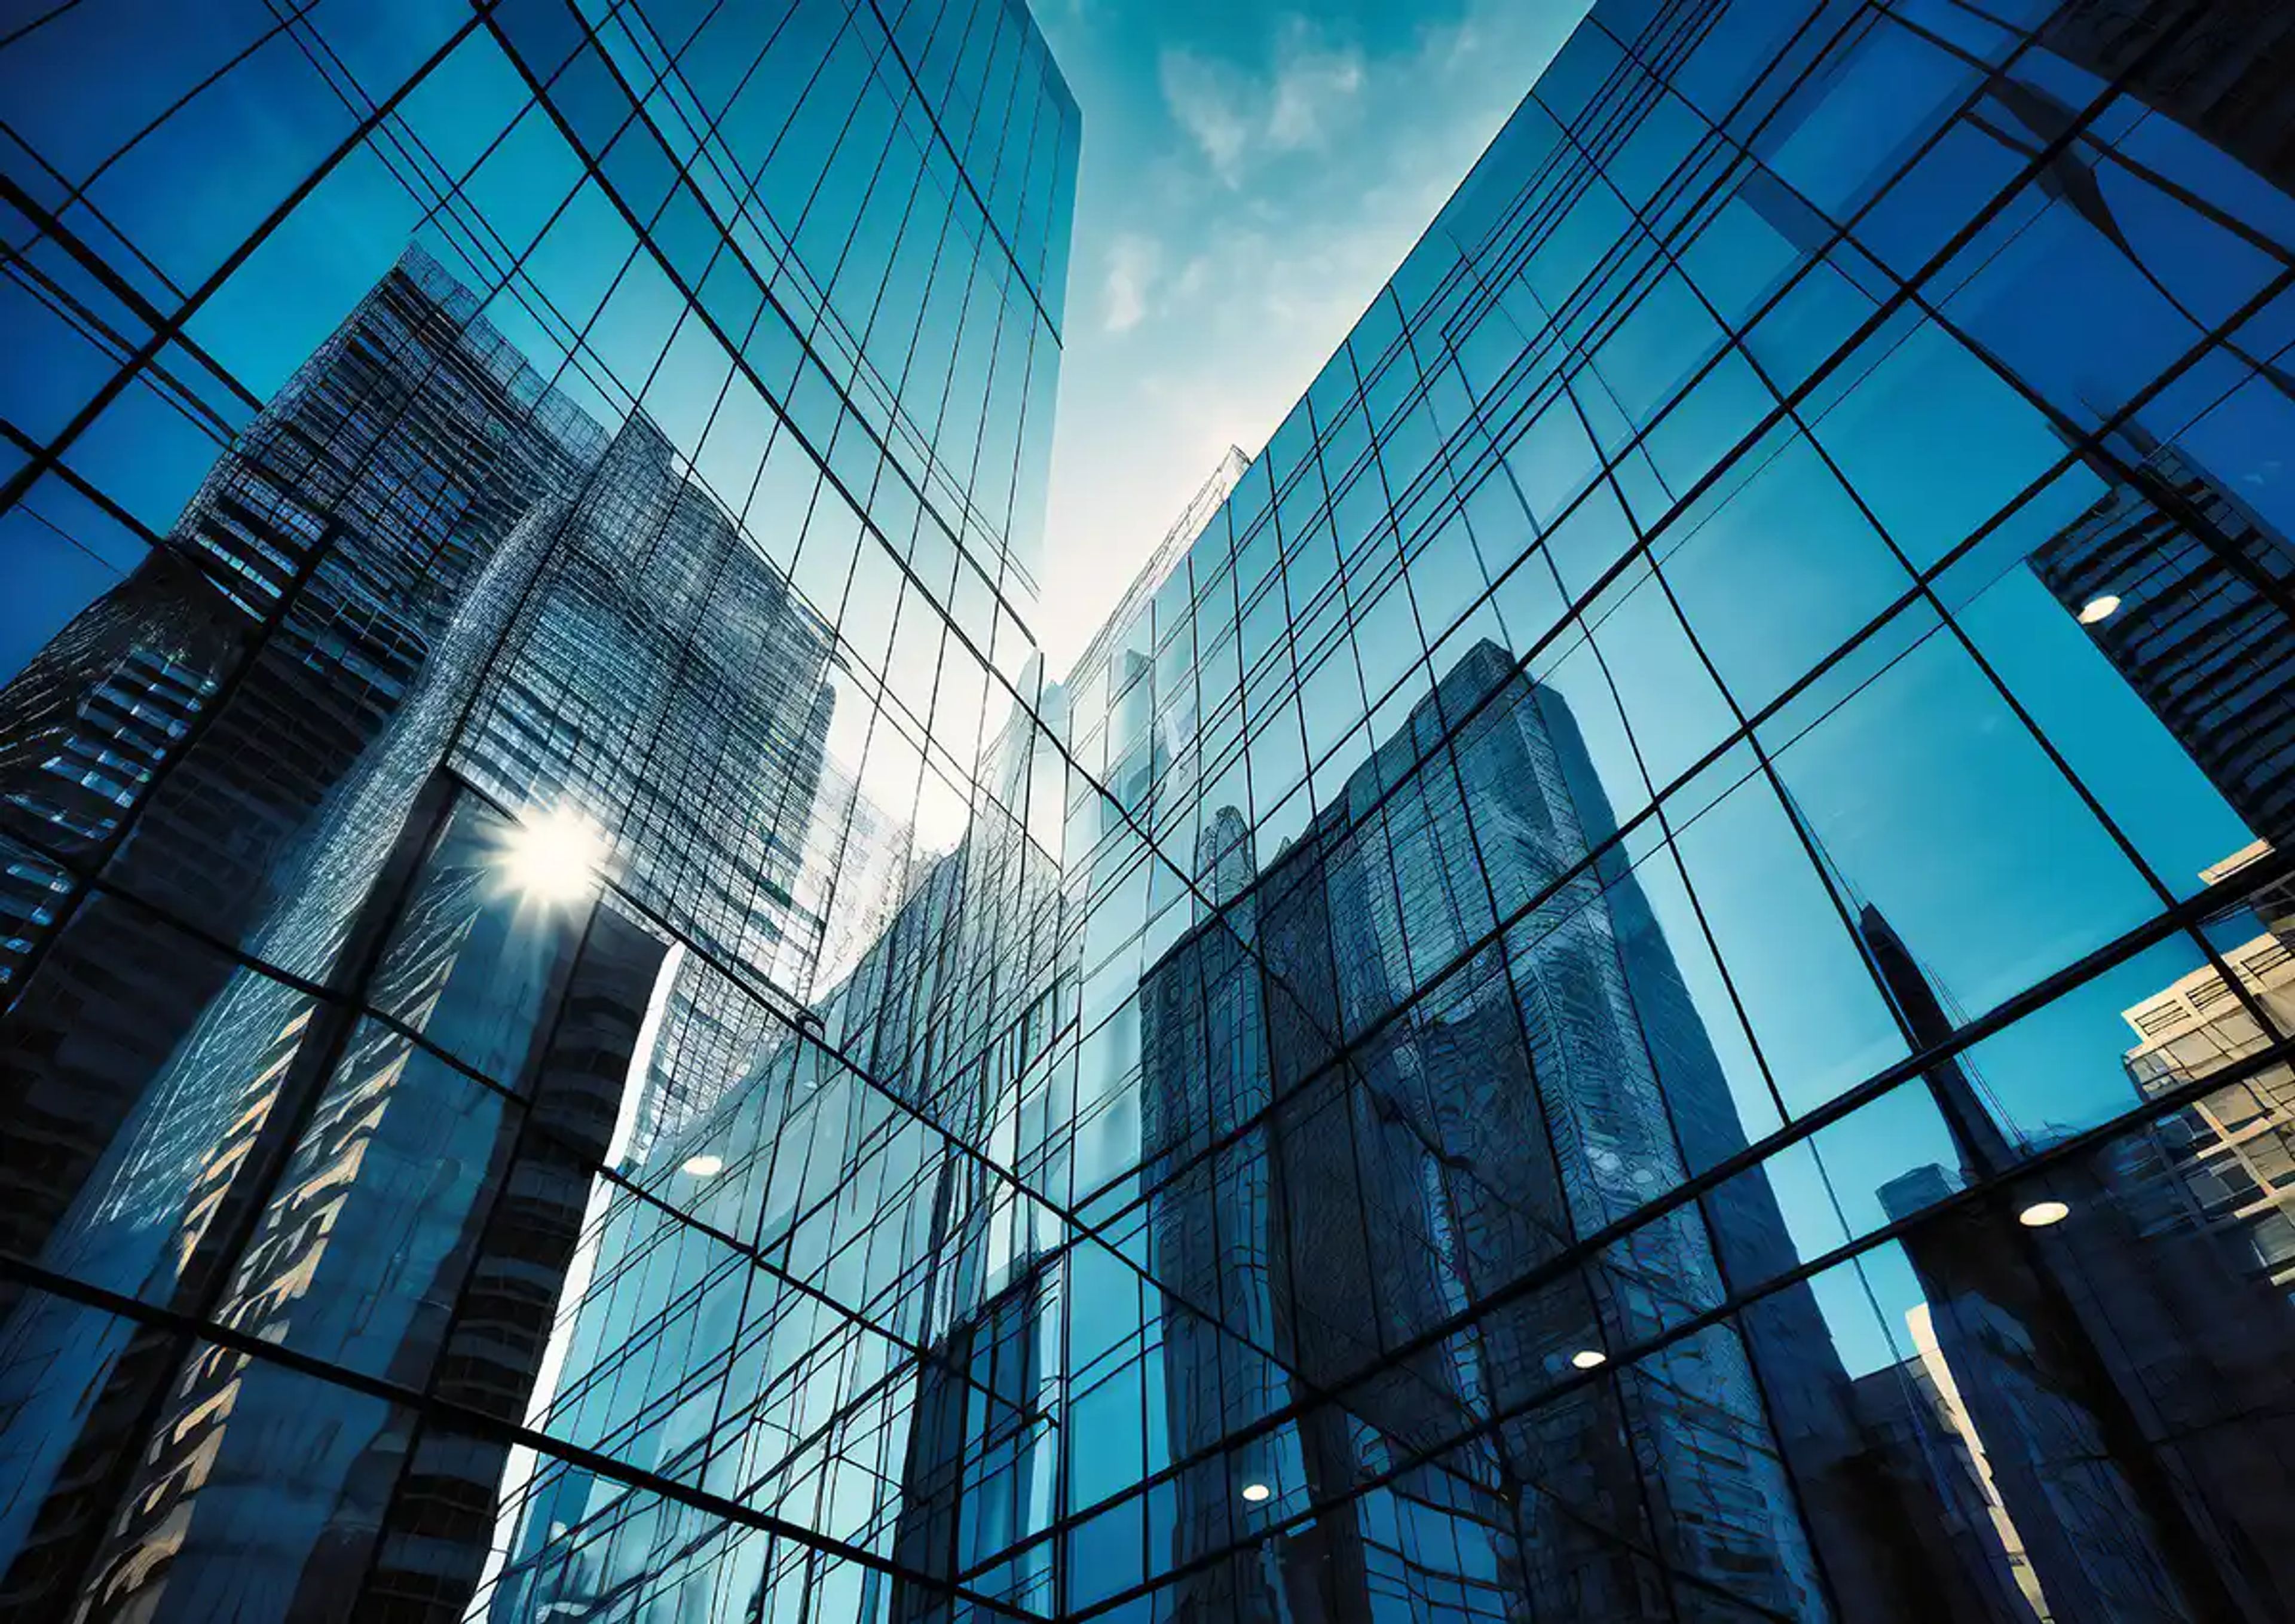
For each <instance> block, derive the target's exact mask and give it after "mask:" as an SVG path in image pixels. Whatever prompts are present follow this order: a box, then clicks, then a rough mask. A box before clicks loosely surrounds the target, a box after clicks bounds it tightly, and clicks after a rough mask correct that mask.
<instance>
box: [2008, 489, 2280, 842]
mask: <svg viewBox="0 0 2295 1624" xmlns="http://www.w3.org/2000/svg"><path fill="white" fill-rule="evenodd" d="M2031 565H2032V570H2033V573H2034V574H2036V575H2038V577H2039V579H2040V582H2041V583H2042V584H2043V585H2045V586H2046V588H2047V589H2048V591H2049V592H2051V593H2052V594H2054V597H2055V599H2056V600H2057V601H2058V602H2060V603H2062V605H2063V606H2064V608H2067V609H2069V610H2070V611H2071V612H2072V613H2073V614H2074V615H2077V616H2080V617H2081V619H2082V620H2083V621H2084V622H2085V623H2086V624H2087V631H2088V635H2089V636H2090V637H2092V638H2094V639H2095V643H2096V646H2097V647H2098V648H2099V649H2102V650H2103V654H2104V657H2106V658H2107V659H2109V660H2111V663H2112V665H2113V666H2114V667H2115V668H2116V669H2117V670H2118V671H2119V673H2120V675H2121V676H2122V677H2124V678H2126V679H2127V681H2128V685H2129V686H2130V687H2131V688H2133V689H2134V690H2136V693H2137V694H2138V695H2140V696H2141V697H2142V698H2143V700H2144V703H2145V704H2146V705H2148V706H2151V707H2152V712H2153V714H2156V715H2157V716H2158V717H2159V718H2160V722H2161V723H2162V724H2163V725H2164V726H2165V727H2166V728H2167V729H2168V731H2169V732H2170V733H2172V734H2174V735H2175V738H2176V740H2177V743H2179V744H2181V745H2182V746H2183V747H2184V748H2185V750H2186V751H2187V752H2189V754H2190V755H2191V757H2192V759H2193V761H2194V762H2196V763H2199V766H2200V768H2201V771H2204V772H2205V773H2206V774H2207V775H2208V778H2209V781H2210V782H2211V783H2213V784H2214V785H2215V787H2216V788H2217V791H2218V792H2219V793H2220V794H2221V795H2222V796H2223V797H2224V799H2225V800H2226V801H2227V802H2229V803H2230V804H2231V807H2232V810H2233V811H2234V812H2238V813H2239V815H2240V816H2241V817H2242V818H2243V819H2245V820H2247V826H2248V828H2250V829H2252V830H2253V831H2254V832H2255V833H2256V834H2258V835H2259V836H2262V837H2263V838H2264V839H2265V840H2267V841H2269V842H2270V843H2271V844H2272V845H2275V846H2283V847H2289V848H2290V849H2295V624H2291V623H2290V621H2289V619H2288V615H2287V610H2286V608H2285V605H2286V604H2287V603H2288V602H2289V601H2290V600H2295V546H2290V545H2289V543H2288V542H2287V539H2286V538H2285V537H2284V536H2283V535H2280V534H2279V533H2278V532H2277V531H2276V530H2275V529H2273V528H2272V526H2270V525H2268V524H2266V522H2265V521H2264V520H2263V519H2262V518H2258V516H2257V515H2256V513H2255V512H2254V510H2252V509H2250V508H2249V507H2248V505H2247V504H2246V503H2244V502H2242V501H2240V500H2239V498H2238V497H2237V496H2236V495H2234V494H2233V493H2232V492H2231V491H2230V490H2228V489H2227V488H2226V487H2225V486H2223V485H2222V484H2221V483H2219V482H2218V481H2217V480H2216V479H2215V478H2214V477H2212V476H2210V475H2209V473H2208V472H2207V471H2206V470H2205V469H2201V467H2200V466H2199V465H2198V464H2197V463H2196V462H2194V461H2192V459H2191V458H2190V457H2188V456H2186V455H2185V454H2184V453H2182V452H2180V451H2177V450H2176V449H2175V448H2173V447H2162V448H2160V449H2159V450H2156V451H2154V452H2153V453H2152V454H2151V455H2150V456H2149V457H2147V458H2146V459H2145V460H2144V463H2143V464H2142V466H2141V467H2140V468H2139V469H2137V470H2136V480H2135V482H2134V483H2132V484H2126V485H2121V486H2117V487H2115V488H2114V489H2113V490H2111V492H2110V493H2108V494H2106V495H2105V496H2104V497H2103V500H2102V501H2100V502H2097V503H2096V504H2095V506H2094V507H2093V508H2091V509H2089V510H2088V511H2087V512H2086V513H2085V514H2083V515H2081V517H2080V518H2079V520H2078V521H2077V522H2076V523H2074V524H2072V525H2071V526H2068V527H2067V528H2066V529H2064V530H2063V531H2062V532H2060V533H2059V534H2058V535H2054V536H2053V537H2051V538H2050V539H2049V540H2048V541H2046V543H2042V545H2041V546H2040V547H2039V548H2038V549H2037V550H2036V551H2034V552H2033V554H2032V558H2031ZM2112 600H2117V602H2116V605H2115V604H2114V603H2113V602H2112Z"/></svg>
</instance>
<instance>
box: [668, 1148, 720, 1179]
mask: <svg viewBox="0 0 2295 1624" xmlns="http://www.w3.org/2000/svg"><path fill="white" fill-rule="evenodd" d="M677 1171H679V1172H681V1173H691V1174H692V1175H693V1176H694V1177H695V1178H697V1179H715V1177H716V1176H717V1175H718V1174H720V1173H722V1172H723V1171H725V1158H724V1157H723V1156H714V1155H710V1154H709V1153H708V1152H707V1151H706V1150H705V1151H703V1152H702V1153H701V1154H700V1155H698V1156H688V1157H686V1158H685V1160H684V1161H683V1162H682V1163H680V1164H679V1166H678V1169H677Z"/></svg>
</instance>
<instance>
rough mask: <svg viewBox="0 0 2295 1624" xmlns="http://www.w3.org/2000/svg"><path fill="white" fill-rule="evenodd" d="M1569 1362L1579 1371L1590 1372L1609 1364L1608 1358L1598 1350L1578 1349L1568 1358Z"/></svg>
mask: <svg viewBox="0 0 2295 1624" xmlns="http://www.w3.org/2000/svg"><path fill="white" fill-rule="evenodd" d="M1570 1362H1571V1363H1572V1364H1573V1365H1575V1366H1577V1367H1578V1368H1579V1369H1580V1370H1592V1369H1594V1368H1595V1367H1597V1366H1601V1365H1606V1364H1608V1363H1609V1362H1610V1356H1609V1355H1608V1354H1606V1353H1605V1352H1603V1351H1601V1350H1600V1349H1599V1348H1580V1349H1579V1350H1578V1351H1577V1352H1575V1353H1573V1354H1572V1355H1571V1356H1570Z"/></svg>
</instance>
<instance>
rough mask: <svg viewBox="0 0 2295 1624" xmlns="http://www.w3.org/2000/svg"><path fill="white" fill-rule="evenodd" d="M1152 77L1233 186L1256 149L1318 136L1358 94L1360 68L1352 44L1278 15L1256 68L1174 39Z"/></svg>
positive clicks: (1308, 142)
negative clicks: (1265, 61) (1269, 54)
mask: <svg viewBox="0 0 2295 1624" xmlns="http://www.w3.org/2000/svg"><path fill="white" fill-rule="evenodd" d="M1156 78H1157V81H1158V83H1159V84H1160V85H1161V86H1162V88H1163V92H1164V107H1165V108H1166V109H1167V110H1169V111H1170V112H1171V115H1172V122H1173V123H1175V124H1177V125H1178V126H1180V129H1181V130H1182V131H1184V132H1185V133H1186V135H1187V136H1188V140H1189V141H1191V142H1193V143H1195V146H1196V149H1197V151H1200V152H1201V153H1202V154H1203V155H1204V158H1205V161H1207V162H1208V163H1209V164H1210V165H1211V168H1212V173H1213V175H1217V176H1218V177H1219V178H1220V179H1221V181H1223V182H1225V183H1226V184H1228V185H1229V186H1236V185H1239V184H1241V183H1242V181H1243V179H1244V175H1245V172H1246V170H1247V169H1248V168H1249V167H1250V166H1251V164H1252V162H1253V161H1254V159H1257V158H1258V157H1260V156H1261V155H1262V154H1263V153H1266V152H1298V151H1310V150H1312V149H1316V148H1320V147H1322V146H1323V145H1324V144H1326V143H1327V140H1328V139H1329V136H1330V135H1331V133H1332V132H1333V131H1334V130H1335V128H1337V127H1338V126H1340V124H1341V123H1342V122H1343V121H1344V118H1345V117H1346V115H1347V114H1349V113H1350V112H1352V110H1353V106H1354V104H1355V103H1356V102H1358V100H1359V99H1360V94H1361V92H1362V89H1363V84H1364V80H1365V78H1366V69H1365V67H1364V63H1363V53H1362V52H1361V50H1360V47H1358V46H1355V45H1342V46H1334V45H1330V44H1329V43H1328V42H1327V40H1326V39H1325V38H1324V37H1323V35H1322V33H1321V32H1320V31H1319V29H1316V28H1314V27H1313V26H1312V25H1311V24H1310V23H1308V22H1307V21H1306V20H1304V19H1303V18H1299V17H1286V19H1284V20H1283V24H1282V26H1281V28H1280V29H1278V33H1277V37H1276V42H1275V53H1274V61H1273V64H1272V66H1271V67H1270V69H1268V70H1267V71H1266V72H1264V73H1260V72H1254V71H1252V70H1250V69H1245V68H1242V67H1239V66H1237V64H1235V63H1233V62H1229V61H1219V60H1216V59H1214V58H1212V57H1207V56H1203V55H1200V54H1198V53H1196V52H1193V51H1188V50H1186V49H1183V48H1180V47H1177V46H1174V47H1172V48H1170V49H1167V50H1165V51H1164V53H1163V54H1162V55H1161V56H1159V57H1158V58H1157V59H1156Z"/></svg>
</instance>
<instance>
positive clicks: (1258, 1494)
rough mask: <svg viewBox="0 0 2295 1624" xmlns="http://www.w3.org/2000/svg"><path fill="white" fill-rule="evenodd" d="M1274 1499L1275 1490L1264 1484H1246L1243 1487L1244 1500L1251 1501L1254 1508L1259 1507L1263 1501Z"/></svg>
mask: <svg viewBox="0 0 2295 1624" xmlns="http://www.w3.org/2000/svg"><path fill="white" fill-rule="evenodd" d="M1274 1497H1275V1490H1273V1489H1270V1488H1269V1487H1268V1486H1267V1485H1266V1484H1264V1483H1246V1484H1245V1485H1244V1486H1243V1498H1245V1499H1246V1500H1249V1501H1250V1502H1251V1503H1252V1504H1253V1505H1254V1506H1256V1505H1258V1504H1259V1503H1260V1502H1261V1501H1262V1500H1270V1499H1272V1498H1274Z"/></svg>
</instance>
